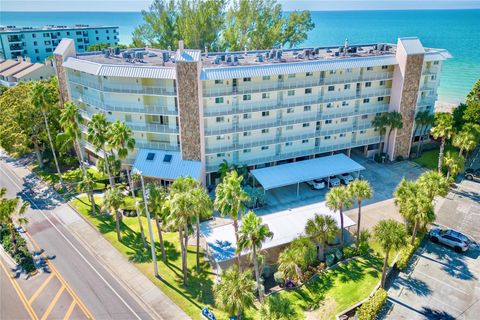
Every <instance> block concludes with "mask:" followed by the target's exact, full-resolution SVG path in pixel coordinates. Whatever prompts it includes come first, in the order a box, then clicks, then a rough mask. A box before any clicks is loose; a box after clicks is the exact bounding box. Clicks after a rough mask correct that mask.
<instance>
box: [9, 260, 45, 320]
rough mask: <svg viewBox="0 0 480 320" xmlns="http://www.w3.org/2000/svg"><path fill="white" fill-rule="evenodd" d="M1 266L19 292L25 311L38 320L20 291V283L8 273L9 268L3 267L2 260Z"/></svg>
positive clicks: (34, 319)
mask: <svg viewBox="0 0 480 320" xmlns="http://www.w3.org/2000/svg"><path fill="white" fill-rule="evenodd" d="M0 266H2V269H3V271H5V274H6V275H7V278H8V280H9V281H10V282H11V283H12V286H13V289H15V291H16V292H17V295H18V297H19V298H20V300H21V301H22V303H23V306H24V307H25V310H27V312H28V314H29V315H30V317H31V318H32V319H33V320H38V317H37V315H36V314H35V312H34V311H33V308H32V306H31V305H30V304H29V303H28V301H27V298H26V297H25V294H24V293H23V291H22V290H21V289H20V286H19V285H18V283H17V282H16V281H15V280H13V279H12V277H11V275H10V273H9V272H8V270H7V268H6V267H5V266H4V265H3V262H2V260H1V259H0Z"/></svg>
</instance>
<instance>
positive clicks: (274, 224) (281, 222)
mask: <svg viewBox="0 0 480 320" xmlns="http://www.w3.org/2000/svg"><path fill="white" fill-rule="evenodd" d="M315 214H321V215H329V216H331V217H332V218H333V219H335V221H336V222H337V225H338V226H340V214H339V213H335V212H333V211H331V210H330V209H329V208H328V207H327V206H326V204H325V201H324V202H320V203H315V204H311V205H307V206H303V207H298V208H294V209H286V210H283V211H279V212H277V213H272V214H266V215H262V216H261V217H262V220H263V223H264V224H266V225H268V228H269V229H270V231H272V232H273V237H272V238H271V239H267V240H266V241H265V242H264V243H263V245H262V250H265V249H269V248H274V247H278V246H281V245H284V244H288V243H290V242H292V240H294V239H295V238H297V237H298V236H300V235H302V234H303V232H304V230H305V225H306V223H307V220H308V219H311V218H313V217H314V216H315ZM343 219H344V222H343V226H344V227H345V228H348V227H351V226H353V225H355V222H353V220H352V219H350V218H349V217H347V216H346V215H345V214H344V215H343ZM241 224H242V222H241V221H240V226H241ZM200 232H201V233H202V235H203V236H204V237H205V239H206V242H207V245H208V248H209V251H210V254H211V255H212V256H213V258H214V259H215V261H217V262H223V261H229V260H232V259H233V258H235V250H236V245H235V229H234V228H233V224H231V223H230V224H227V225H223V226H219V227H212V223H211V222H208V221H207V222H204V223H202V224H201V225H200ZM245 254H248V251H244V252H242V255H245Z"/></svg>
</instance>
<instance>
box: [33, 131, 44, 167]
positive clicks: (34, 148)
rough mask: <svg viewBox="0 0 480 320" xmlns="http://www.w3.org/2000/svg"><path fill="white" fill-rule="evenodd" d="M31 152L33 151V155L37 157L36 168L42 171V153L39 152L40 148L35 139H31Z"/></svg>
mask: <svg viewBox="0 0 480 320" xmlns="http://www.w3.org/2000/svg"><path fill="white" fill-rule="evenodd" d="M33 150H34V151H35V155H36V156H37V162H38V166H39V167H40V168H41V169H43V158H42V153H41V152H40V146H39V145H38V142H37V139H36V138H34V139H33Z"/></svg>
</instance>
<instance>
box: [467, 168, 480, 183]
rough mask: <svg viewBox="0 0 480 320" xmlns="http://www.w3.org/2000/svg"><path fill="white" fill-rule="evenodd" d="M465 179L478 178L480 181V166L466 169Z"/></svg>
mask: <svg viewBox="0 0 480 320" xmlns="http://www.w3.org/2000/svg"><path fill="white" fill-rule="evenodd" d="M465 179H467V180H472V181H473V180H477V181H480V168H477V169H473V168H470V169H467V170H465Z"/></svg>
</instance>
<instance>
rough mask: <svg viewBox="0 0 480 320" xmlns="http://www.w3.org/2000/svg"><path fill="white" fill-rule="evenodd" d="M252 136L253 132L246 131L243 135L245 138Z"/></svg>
mask: <svg viewBox="0 0 480 320" xmlns="http://www.w3.org/2000/svg"><path fill="white" fill-rule="evenodd" d="M251 135H252V132H251V131H245V132H244V133H243V136H244V137H250V136H251Z"/></svg>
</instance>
